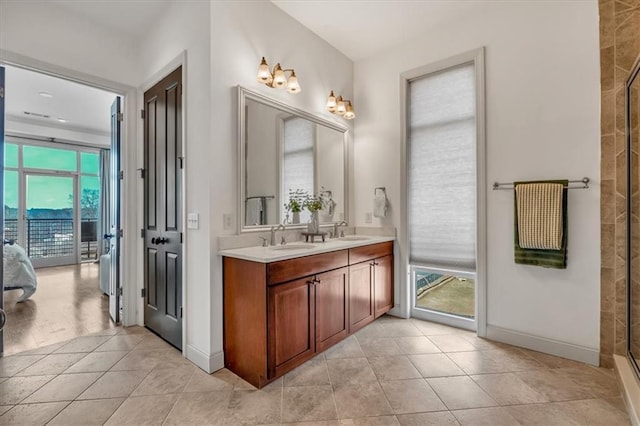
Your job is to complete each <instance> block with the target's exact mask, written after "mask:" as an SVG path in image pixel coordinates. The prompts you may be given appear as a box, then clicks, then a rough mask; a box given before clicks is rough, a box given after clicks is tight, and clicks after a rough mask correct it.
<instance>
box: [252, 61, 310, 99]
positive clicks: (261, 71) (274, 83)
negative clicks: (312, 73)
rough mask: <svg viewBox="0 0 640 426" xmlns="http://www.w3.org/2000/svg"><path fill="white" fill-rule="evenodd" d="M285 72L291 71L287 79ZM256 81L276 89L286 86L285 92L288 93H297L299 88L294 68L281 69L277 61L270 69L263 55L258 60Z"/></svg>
mask: <svg viewBox="0 0 640 426" xmlns="http://www.w3.org/2000/svg"><path fill="white" fill-rule="evenodd" d="M287 72H289V73H291V74H290V75H289V78H288V79H287V75H286V73H287ZM258 83H263V84H265V85H267V86H269V87H272V88H276V89H281V88H283V87H286V88H287V92H289V93H298V92H300V90H301V88H300V83H298V77H296V72H295V70H293V69H282V67H281V66H280V64H279V63H278V64H276V66H275V67H273V71H270V70H269V65H268V64H267V60H266V59H265V58H264V56H263V57H262V61H261V62H260V66H259V67H258Z"/></svg>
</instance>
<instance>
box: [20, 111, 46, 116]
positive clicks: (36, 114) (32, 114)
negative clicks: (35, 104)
mask: <svg viewBox="0 0 640 426" xmlns="http://www.w3.org/2000/svg"><path fill="white" fill-rule="evenodd" d="M24 114H25V115H30V116H32V117H38V118H51V116H50V115H46V114H39V113H37V112H29V111H24Z"/></svg>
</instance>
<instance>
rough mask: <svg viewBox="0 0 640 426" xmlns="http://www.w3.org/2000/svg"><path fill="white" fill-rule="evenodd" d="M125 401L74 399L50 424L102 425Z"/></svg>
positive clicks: (71, 425)
mask: <svg viewBox="0 0 640 426" xmlns="http://www.w3.org/2000/svg"><path fill="white" fill-rule="evenodd" d="M123 401H124V398H114V399H92V400H88V401H73V402H72V403H71V404H69V405H68V406H67V407H66V408H65V409H64V410H62V411H61V412H60V413H59V414H58V415H57V416H56V417H54V418H53V420H51V422H49V423H48V424H49V425H64V426H90V425H102V424H104V423H105V422H106V421H107V420H108V419H109V417H111V415H112V414H113V413H114V412H115V411H116V409H117V408H118V407H119V406H120V404H122V402H123Z"/></svg>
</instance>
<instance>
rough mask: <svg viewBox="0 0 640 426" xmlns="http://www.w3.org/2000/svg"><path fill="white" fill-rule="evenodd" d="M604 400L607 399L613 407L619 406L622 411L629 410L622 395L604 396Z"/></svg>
mask: <svg viewBox="0 0 640 426" xmlns="http://www.w3.org/2000/svg"><path fill="white" fill-rule="evenodd" d="M602 399H603V400H604V401H607V402H608V403H609V404H611V405H612V406H613V407H615V408H617V409H618V410H620V411H624V412H625V413H626V412H627V406H626V405H625V402H624V399H622V397H621V396H617V397H615V398H602Z"/></svg>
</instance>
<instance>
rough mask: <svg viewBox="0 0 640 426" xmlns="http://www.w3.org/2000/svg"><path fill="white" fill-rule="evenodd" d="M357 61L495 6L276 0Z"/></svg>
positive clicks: (448, 0) (466, 1)
mask: <svg viewBox="0 0 640 426" xmlns="http://www.w3.org/2000/svg"><path fill="white" fill-rule="evenodd" d="M271 1H272V3H274V4H275V5H276V6H278V7H279V8H280V9H282V10H283V11H284V12H286V13H287V14H289V15H290V16H292V17H293V18H294V19H296V20H297V21H298V22H300V23H301V24H302V25H304V26H305V27H307V28H309V29H310V30H311V31H313V32H314V33H316V34H317V35H318V36H320V37H321V38H323V39H324V40H326V41H327V42H328V43H329V44H331V45H333V46H334V47H335V48H337V49H338V50H339V51H341V52H342V53H343V54H344V55H345V56H347V57H348V58H350V59H351V60H353V61H357V60H359V59H364V58H367V57H369V56H372V55H374V54H376V53H379V52H382V51H385V50H388V49H390V48H392V47H395V46H398V45H400V44H402V43H403V42H406V41H408V40H411V39H414V38H417V37H418V36H419V35H421V34H422V33H424V32H426V31H425V29H426V28H432V27H436V26H439V25H443V23H448V24H450V23H451V22H455V20H456V19H457V18H458V17H460V16H462V15H467V14H471V13H474V12H476V11H479V10H480V9H483V8H486V7H489V6H491V5H492V4H495V3H500V2H491V1H479V0H476V1H470V0H342V1H329V0H271Z"/></svg>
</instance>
